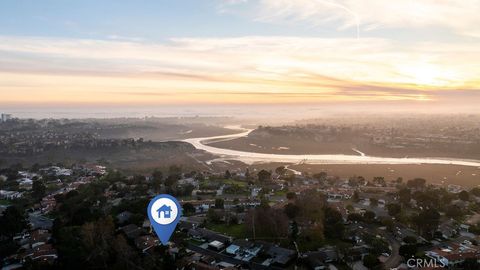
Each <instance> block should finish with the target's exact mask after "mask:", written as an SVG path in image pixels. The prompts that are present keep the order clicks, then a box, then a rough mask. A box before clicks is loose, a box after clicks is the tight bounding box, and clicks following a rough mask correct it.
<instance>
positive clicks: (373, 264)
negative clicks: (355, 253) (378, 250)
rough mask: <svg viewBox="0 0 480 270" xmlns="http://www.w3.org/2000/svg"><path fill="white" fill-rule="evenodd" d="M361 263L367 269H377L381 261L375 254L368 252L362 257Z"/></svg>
mask: <svg viewBox="0 0 480 270" xmlns="http://www.w3.org/2000/svg"><path fill="white" fill-rule="evenodd" d="M363 265H364V266H365V267H367V268H368V269H379V267H381V262H380V261H379V260H378V259H377V257H376V256H375V255H372V254H368V255H367V256H365V257H364V258H363Z"/></svg>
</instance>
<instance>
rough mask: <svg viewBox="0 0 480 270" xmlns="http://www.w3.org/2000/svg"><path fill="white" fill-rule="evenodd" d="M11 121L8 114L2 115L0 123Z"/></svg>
mask: <svg viewBox="0 0 480 270" xmlns="http://www.w3.org/2000/svg"><path fill="white" fill-rule="evenodd" d="M10 119H12V115H11V114H8V113H2V122H3V123H5V122H7V121H8V120H10Z"/></svg>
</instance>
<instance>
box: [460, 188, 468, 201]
mask: <svg viewBox="0 0 480 270" xmlns="http://www.w3.org/2000/svg"><path fill="white" fill-rule="evenodd" d="M458 198H459V199H460V200H462V201H468V200H469V199H470V196H469V194H468V192H467V191H465V190H462V191H461V192H460V193H458Z"/></svg>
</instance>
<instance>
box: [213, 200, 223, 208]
mask: <svg viewBox="0 0 480 270" xmlns="http://www.w3.org/2000/svg"><path fill="white" fill-rule="evenodd" d="M224 204H225V201H224V200H223V199H220V198H217V199H215V208H216V209H223V208H224Z"/></svg>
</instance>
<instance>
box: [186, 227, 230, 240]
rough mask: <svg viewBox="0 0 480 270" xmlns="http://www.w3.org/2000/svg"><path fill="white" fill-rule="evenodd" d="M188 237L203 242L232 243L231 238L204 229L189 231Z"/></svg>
mask: <svg viewBox="0 0 480 270" xmlns="http://www.w3.org/2000/svg"><path fill="white" fill-rule="evenodd" d="M188 235H189V236H190V237H192V238H194V239H197V240H200V241H203V242H212V241H215V240H216V241H218V242H221V243H224V244H229V243H231V242H232V238H231V237H229V236H226V235H223V234H220V233H217V232H214V231H211V230H207V229H204V228H195V229H190V230H188Z"/></svg>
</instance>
